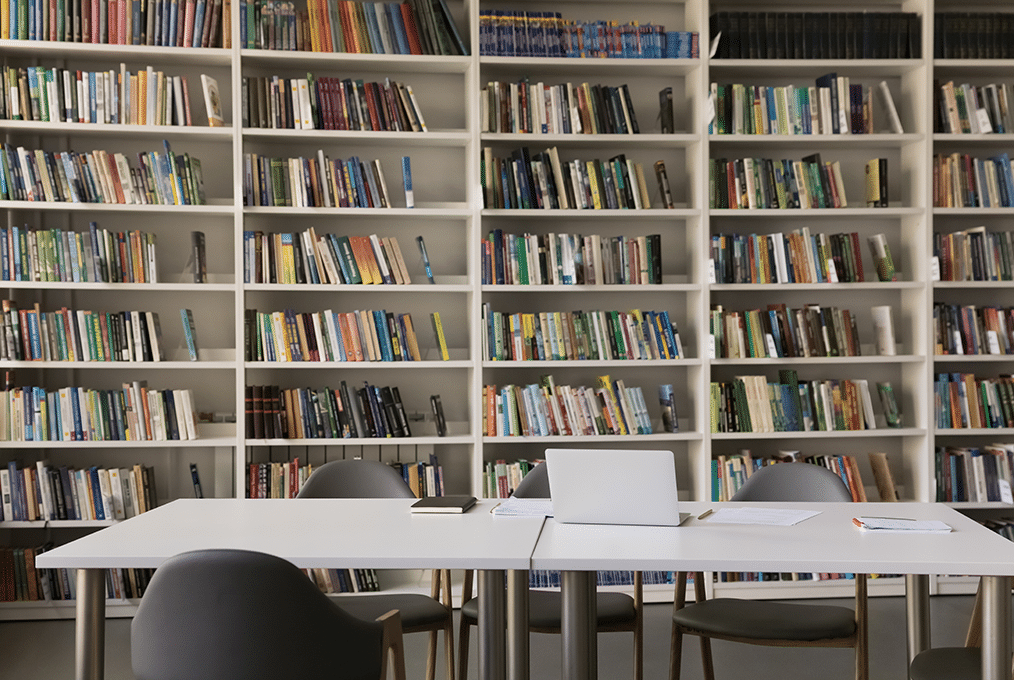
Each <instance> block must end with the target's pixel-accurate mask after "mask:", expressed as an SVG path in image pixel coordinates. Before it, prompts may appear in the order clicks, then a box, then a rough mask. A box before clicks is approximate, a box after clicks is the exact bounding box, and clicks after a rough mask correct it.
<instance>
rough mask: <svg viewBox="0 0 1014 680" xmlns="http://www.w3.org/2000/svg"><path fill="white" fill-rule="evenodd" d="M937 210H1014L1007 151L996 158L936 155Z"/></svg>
mask: <svg viewBox="0 0 1014 680" xmlns="http://www.w3.org/2000/svg"><path fill="white" fill-rule="evenodd" d="M933 207H934V208H1010V207H1014V174H1012V172H1011V159H1010V155H1009V154H1007V153H1006V152H1004V153H1001V154H998V155H996V156H993V157H992V158H974V157H972V156H970V155H969V154H967V153H966V154H959V153H956V152H955V153H952V154H950V155H947V154H934V156H933Z"/></svg>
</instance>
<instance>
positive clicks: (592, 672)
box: [561, 571, 598, 680]
mask: <svg viewBox="0 0 1014 680" xmlns="http://www.w3.org/2000/svg"><path fill="white" fill-rule="evenodd" d="M595 576H596V572H594V571H565V572H563V621H562V631H561V632H562V633H563V680H598V641H597V639H596V635H595V634H596V616H595V612H596V603H595Z"/></svg>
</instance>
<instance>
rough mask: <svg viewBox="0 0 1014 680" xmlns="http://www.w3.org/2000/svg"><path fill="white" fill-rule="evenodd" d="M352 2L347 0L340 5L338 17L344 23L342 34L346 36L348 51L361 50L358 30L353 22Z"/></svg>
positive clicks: (346, 48)
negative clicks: (356, 30) (357, 34)
mask: <svg viewBox="0 0 1014 680" xmlns="http://www.w3.org/2000/svg"><path fill="white" fill-rule="evenodd" d="M350 5H351V3H350V2H348V1H347V0H344V1H343V2H341V3H339V5H338V19H339V21H340V22H341V25H342V36H343V37H344V38H345V51H346V52H359V51H360V50H359V43H358V41H357V40H356V32H355V29H354V26H353V22H352V15H351V7H350Z"/></svg>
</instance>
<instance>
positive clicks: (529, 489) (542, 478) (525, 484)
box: [512, 463, 553, 498]
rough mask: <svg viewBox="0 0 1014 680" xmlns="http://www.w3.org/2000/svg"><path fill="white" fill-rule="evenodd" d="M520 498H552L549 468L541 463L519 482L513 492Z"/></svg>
mask: <svg viewBox="0 0 1014 680" xmlns="http://www.w3.org/2000/svg"><path fill="white" fill-rule="evenodd" d="M512 495H514V496H516V497H518V498H552V497H553V496H552V494H551V493H550V492H549V468H548V467H546V464H545V463H539V464H538V465H536V466H535V467H533V468H532V469H531V470H529V471H528V474H527V475H525V476H524V479H522V480H521V482H520V483H518V488H516V489H514V493H513V494H512Z"/></svg>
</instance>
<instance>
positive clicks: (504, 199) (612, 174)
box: [480, 146, 672, 210]
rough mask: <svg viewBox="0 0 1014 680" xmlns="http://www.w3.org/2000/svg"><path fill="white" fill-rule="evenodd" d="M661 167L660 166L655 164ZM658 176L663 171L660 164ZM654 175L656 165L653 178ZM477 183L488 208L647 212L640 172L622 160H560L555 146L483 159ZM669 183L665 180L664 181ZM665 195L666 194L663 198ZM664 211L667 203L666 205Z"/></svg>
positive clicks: (485, 155) (485, 152) (487, 154)
mask: <svg viewBox="0 0 1014 680" xmlns="http://www.w3.org/2000/svg"><path fill="white" fill-rule="evenodd" d="M659 162H661V161H659ZM661 170H662V172H663V173H664V171H665V166H664V164H663V166H662V168H661ZM658 171H659V169H658V166H657V164H656V173H657V172H658ZM480 176H481V180H482V188H483V196H484V198H485V199H486V207H487V208H523V209H531V208H541V209H544V210H550V209H558V208H559V209H563V210H567V209H579V210H586V209H595V210H602V209H612V210H615V209H638V210H640V209H642V208H650V207H651V199H650V198H649V197H648V187H647V184H646V183H645V180H644V168H643V167H642V166H641V164H640V163H635V162H634V161H632V160H627V157H626V155H624V154H619V155H616V156H613V157H612V158H610V159H609V160H608V161H601V160H599V159H598V158H596V159H594V160H572V161H561V160H560V154H559V151H558V150H557V148H556V147H555V146H554V147H553V148H551V149H546V150H545V151H543V152H541V153H538V154H534V155H533V154H532V153H531V151H530V150H529V148H528V147H524V148H521V149H516V150H515V151H513V152H512V153H511V155H510V157H503V158H501V157H498V156H494V155H493V149H492V148H491V147H485V148H484V149H483V154H482V167H481V175H480ZM666 182H667V183H668V180H666ZM663 195H665V193H663ZM666 203H667V204H668V205H667V207H672V206H671V201H669V200H667V201H666Z"/></svg>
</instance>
